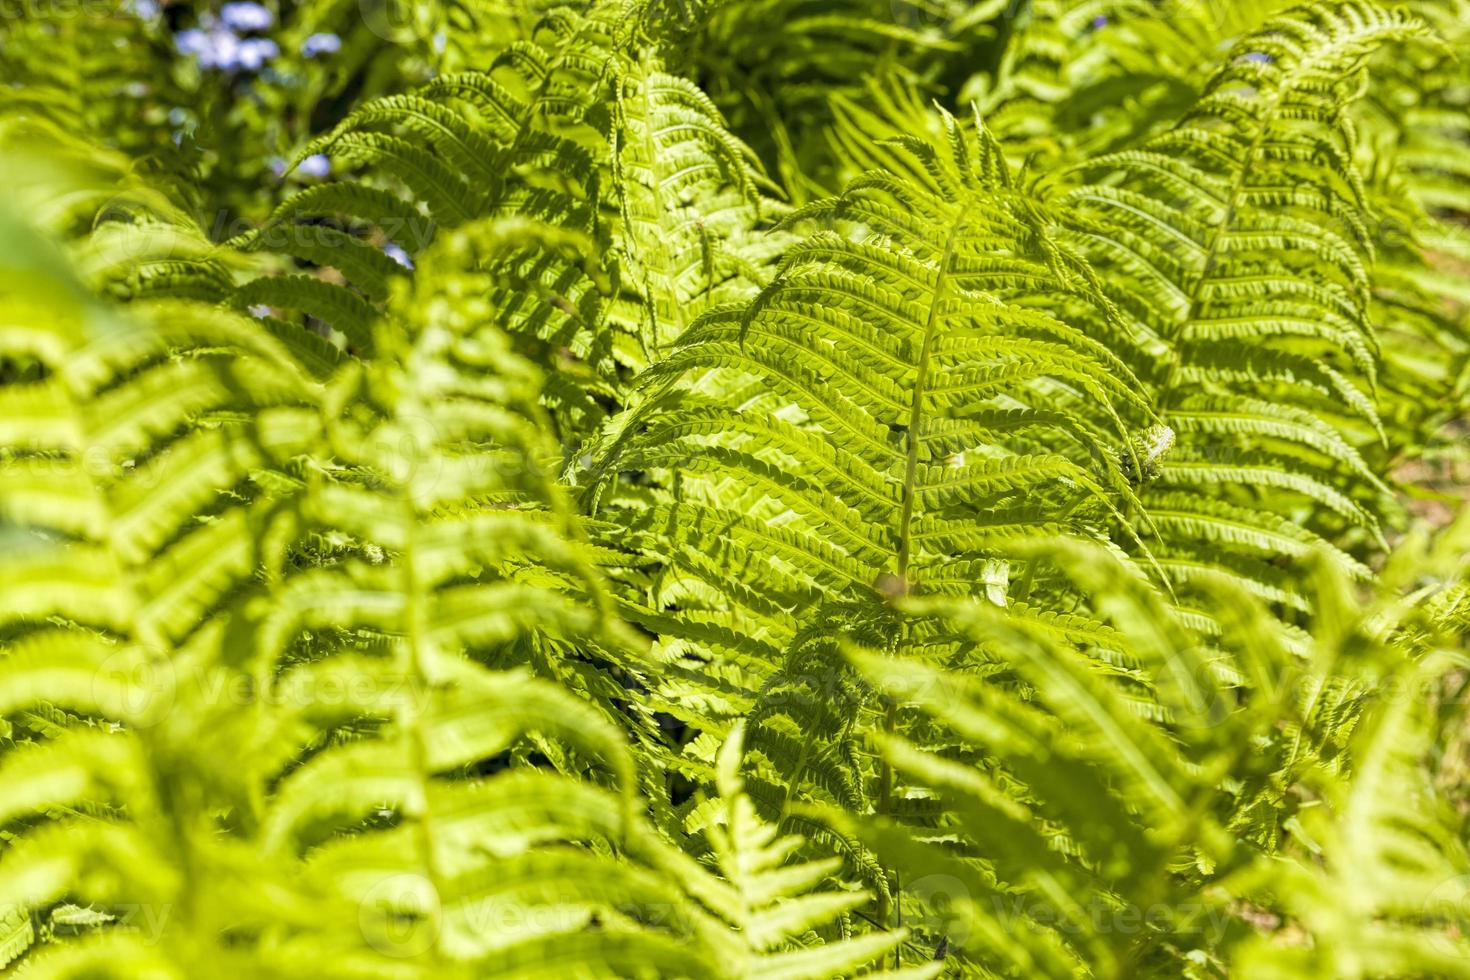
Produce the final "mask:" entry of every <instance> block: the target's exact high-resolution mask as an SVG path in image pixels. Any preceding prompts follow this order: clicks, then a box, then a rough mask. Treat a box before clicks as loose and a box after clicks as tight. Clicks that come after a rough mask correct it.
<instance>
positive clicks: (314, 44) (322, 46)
mask: <svg viewBox="0 0 1470 980" xmlns="http://www.w3.org/2000/svg"><path fill="white" fill-rule="evenodd" d="M341 50H342V39H341V38H340V37H338V36H337V35H335V34H313V35H312V36H311V37H309V38H307V39H306V40H305V41H303V42H302V43H301V53H302V54H303V55H305V56H306V57H308V58H314V57H316V56H317V55H319V54H336V53H337V52H338V51H341Z"/></svg>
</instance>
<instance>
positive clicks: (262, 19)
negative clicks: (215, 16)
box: [219, 3, 276, 31]
mask: <svg viewBox="0 0 1470 980" xmlns="http://www.w3.org/2000/svg"><path fill="white" fill-rule="evenodd" d="M219 15H220V19H221V20H223V21H224V22H225V26H226V27H230V28H233V29H234V30H237V31H263V30H266V29H267V28H268V27H270V26H271V25H272V24H274V23H275V22H276V15H275V14H273V13H271V12H270V11H269V10H268V9H266V8H265V7H263V6H261V5H260V4H258V3H227V4H225V5H224V6H223V7H221V8H220V11H219Z"/></svg>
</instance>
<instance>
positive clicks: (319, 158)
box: [296, 153, 332, 177]
mask: <svg viewBox="0 0 1470 980" xmlns="http://www.w3.org/2000/svg"><path fill="white" fill-rule="evenodd" d="M296 171H297V173H300V174H302V175H303V176H306V177H325V176H326V175H327V174H329V173H331V172H332V161H331V160H328V159H327V158H326V156H324V155H323V154H321V153H313V154H312V155H311V156H309V157H307V158H306V159H305V160H302V161H301V162H300V163H298V164H297V165H296Z"/></svg>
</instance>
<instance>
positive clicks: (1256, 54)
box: [1238, 51, 1271, 65]
mask: <svg viewBox="0 0 1470 980" xmlns="http://www.w3.org/2000/svg"><path fill="white" fill-rule="evenodd" d="M1238 60H1240V61H1249V62H1251V63H1253V64H1257V65H1269V64H1270V63H1271V56H1270V55H1269V54H1266V52H1264V51H1247V52H1246V53H1245V54H1243V55H1241V56H1240V58H1239V59H1238Z"/></svg>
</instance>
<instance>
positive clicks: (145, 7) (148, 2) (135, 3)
mask: <svg viewBox="0 0 1470 980" xmlns="http://www.w3.org/2000/svg"><path fill="white" fill-rule="evenodd" d="M129 6H131V7H132V10H133V13H134V14H135V15H137V17H138V19H140V20H152V19H153V18H155V17H157V16H158V0H132V3H131V4H129Z"/></svg>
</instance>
